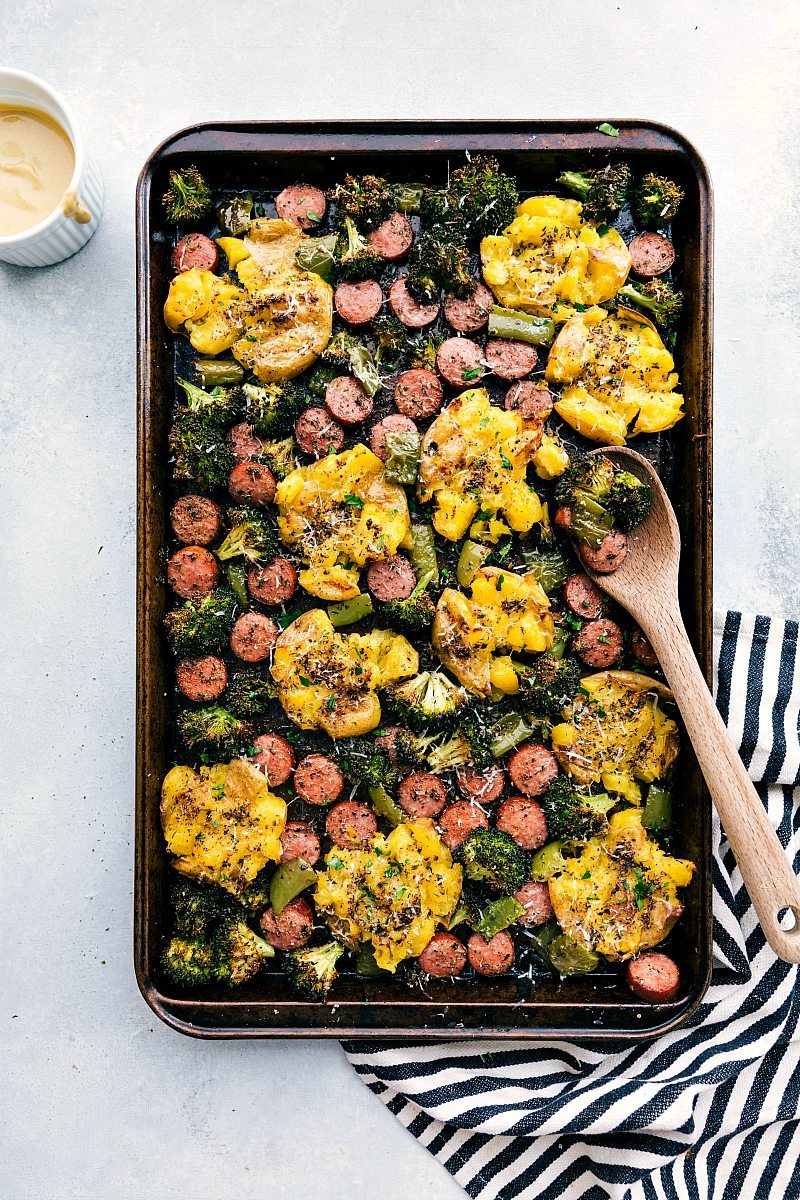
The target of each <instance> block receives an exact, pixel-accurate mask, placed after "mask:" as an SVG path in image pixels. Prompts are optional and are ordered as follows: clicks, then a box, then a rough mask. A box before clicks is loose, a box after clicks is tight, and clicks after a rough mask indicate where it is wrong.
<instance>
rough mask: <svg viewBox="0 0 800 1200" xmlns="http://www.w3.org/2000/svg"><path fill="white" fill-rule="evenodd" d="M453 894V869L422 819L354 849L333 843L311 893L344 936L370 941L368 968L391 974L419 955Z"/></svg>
mask: <svg viewBox="0 0 800 1200" xmlns="http://www.w3.org/2000/svg"><path fill="white" fill-rule="evenodd" d="M460 896H461V867H460V866H459V865H458V864H454V863H453V858H452V855H451V854H450V851H449V850H448V849H447V847H446V846H445V844H444V842H443V841H442V840H441V838H440V837H439V835H438V833H437V832H436V830H435V829H434V828H433V824H432V823H423V822H417V823H414V822H404V823H403V824H402V825H398V826H397V827H396V828H395V829H393V830H392V831H391V833H390V834H388V835H387V836H386V837H383V836H382V835H381V834H378V835H377V836H376V837H374V838H373V839H372V841H371V842H370V843H369V844H367V845H365V846H359V847H358V849H355V850H348V849H340V848H338V847H336V846H334V848H333V849H332V850H331V851H330V852H329V853H328V855H327V857H326V859H325V871H324V872H320V873H319V874H318V876H317V889H316V891H315V893H314V899H315V901H316V903H317V907H318V908H319V909H320V911H321V912H323V913H327V914H328V915H329V916H330V917H332V918H334V919H335V920H336V921H337V926H338V927H339V928H340V929H341V931H342V934H343V936H344V938H345V939H346V940H348V941H352V942H371V943H372V945H373V947H374V952H375V961H376V963H377V964H378V966H379V967H381V968H382V969H383V970H384V971H391V972H394V971H395V970H396V968H397V966H398V964H399V963H401V962H403V960H404V959H406V958H411V957H416V956H417V955H419V954H421V953H422V951H423V950H424V949H425V947H426V946H427V944H428V942H429V941H430V940H431V938H432V937H433V934H434V932H435V930H436V926H437V924H438V923H439V922H440V921H444V920H447V918H448V917H450V916H451V915H452V914H453V913H454V912H455V909H456V906H457V905H458V901H459V898H460Z"/></svg>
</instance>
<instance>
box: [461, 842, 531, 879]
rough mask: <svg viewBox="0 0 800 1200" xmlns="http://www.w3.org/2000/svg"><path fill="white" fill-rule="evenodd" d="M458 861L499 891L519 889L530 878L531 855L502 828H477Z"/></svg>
mask: <svg viewBox="0 0 800 1200" xmlns="http://www.w3.org/2000/svg"><path fill="white" fill-rule="evenodd" d="M457 858H458V861H459V862H460V863H461V864H462V866H463V868H464V874H465V875H466V876H467V878H468V879H474V880H476V881H477V882H479V883H482V884H484V885H485V886H486V887H488V888H491V889H492V890H493V891H496V892H503V893H504V894H505V895H509V894H510V893H512V892H518V891H519V889H520V888H521V887H522V885H523V883H524V882H525V880H526V879H527V878H528V865H529V858H528V855H527V854H526V853H525V851H524V850H522V849H520V847H519V846H518V845H517V843H516V842H515V841H514V839H513V838H512V837H509V835H508V834H507V833H503V832H502V830H500V829H476V830H474V831H473V832H472V833H471V834H470V835H469V837H468V838H466V839H465V840H464V841H463V842H462V843H461V845H460V846H459V848H458V852H457Z"/></svg>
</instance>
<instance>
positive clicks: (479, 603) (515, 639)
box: [431, 567, 555, 696]
mask: <svg viewBox="0 0 800 1200" xmlns="http://www.w3.org/2000/svg"><path fill="white" fill-rule="evenodd" d="M554 632H555V625H554V621H553V616H552V613H551V612H550V602H549V600H548V598H547V594H546V592H544V590H543V589H542V586H541V584H540V583H539V582H538V581H537V580H536V578H535V576H534V575H533V574H526V575H515V574H514V573H513V572H512V571H503V570H500V569H499V568H498V567H481V568H480V569H479V570H478V571H477V572H476V573H475V576H474V578H473V580H472V599H471V600H470V599H468V598H467V597H466V596H465V595H464V594H463V592H457V591H455V590H454V589H453V588H445V590H444V591H443V592H442V594H441V596H440V597H439V603H438V604H437V605H436V615H435V616H434V618H433V630H432V633H431V641H432V643H433V648H434V650H435V651H436V653H437V654H438V655H439V658H440V659H441V661H442V663H443V664H444V666H446V667H447V669H448V670H449V671H452V673H453V674H454V675H455V677H456V679H457V680H458V681H459V683H461V684H462V685H463V686H464V687H465V688H467V689H468V690H469V691H470V692H473V693H475V695H478V696H488V695H490V694H491V691H492V688H493V687H495V688H497V689H498V690H499V691H501V692H506V693H508V694H512V693H514V692H516V691H517V690H518V688H519V682H518V679H517V673H516V671H515V670H514V667H513V666H512V663H511V659H510V656H509V653H508V652H509V651H516V652H517V653H519V652H524V653H529V654H536V653H540V652H541V651H543V650H548V649H549V648H550V647H551V646H552V644H553V637H554Z"/></svg>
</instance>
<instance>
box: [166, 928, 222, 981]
mask: <svg viewBox="0 0 800 1200" xmlns="http://www.w3.org/2000/svg"><path fill="white" fill-rule="evenodd" d="M161 967H162V969H163V971H164V974H165V975H166V977H167V979H169V980H170V982H171V983H177V984H178V985H179V986H180V987H203V986H204V985H205V984H209V983H214V981H215V979H216V970H215V964H214V951H213V948H212V947H211V946H210V945H209V944H208V942H207V941H206V940H205V939H204V938H187V937H174V938H171V939H170V940H169V942H168V943H167V945H166V947H165V948H164V952H163V954H162V955H161Z"/></svg>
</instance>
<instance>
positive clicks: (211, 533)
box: [169, 495, 222, 546]
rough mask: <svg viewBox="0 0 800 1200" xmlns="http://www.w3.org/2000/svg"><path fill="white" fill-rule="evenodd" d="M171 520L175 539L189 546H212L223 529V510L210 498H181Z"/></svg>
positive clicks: (171, 513)
mask: <svg viewBox="0 0 800 1200" xmlns="http://www.w3.org/2000/svg"><path fill="white" fill-rule="evenodd" d="M169 519H170V524H171V525H172V532H173V533H174V534H175V537H176V538H177V539H178V541H179V542H185V543H186V544H187V545H193V546H210V545H211V543H212V542H215V541H216V540H217V538H218V537H219V535H220V531H221V529H222V509H221V508H220V506H219V505H218V504H215V503H214V501H213V500H209V498H208V496H195V495H191V496H181V498H180V500H178V501H176V502H175V504H173V506H172V511H171V512H170V514H169Z"/></svg>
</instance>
